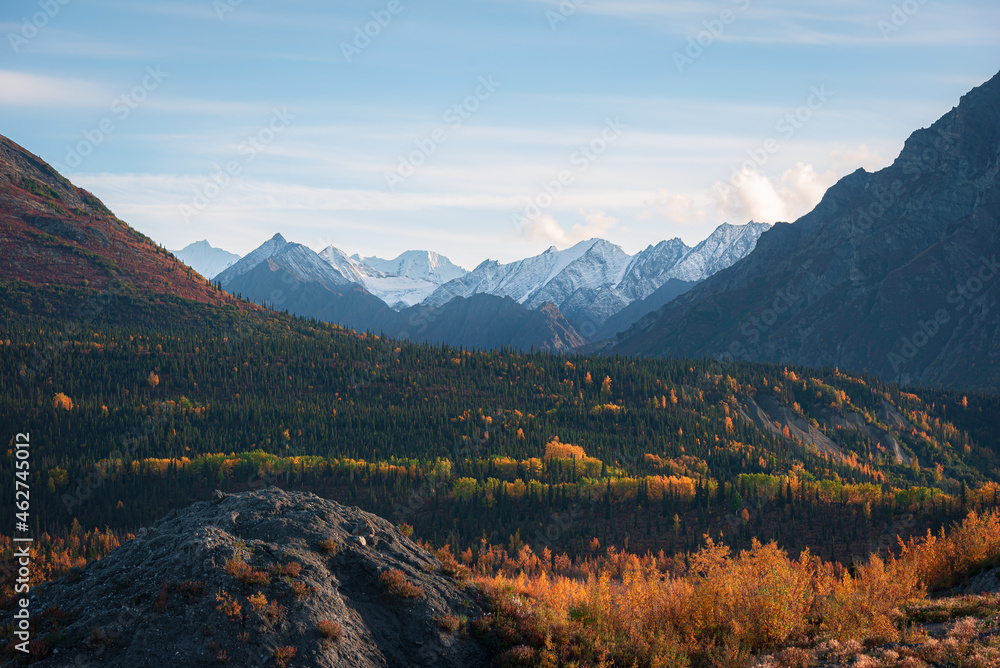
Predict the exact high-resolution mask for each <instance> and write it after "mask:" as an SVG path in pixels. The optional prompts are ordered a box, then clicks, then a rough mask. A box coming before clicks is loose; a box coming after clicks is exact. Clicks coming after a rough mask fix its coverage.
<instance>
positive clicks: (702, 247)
mask: <svg viewBox="0 0 1000 668" xmlns="http://www.w3.org/2000/svg"><path fill="white" fill-rule="evenodd" d="M769 229H771V226H770V225H769V224H768V223H755V222H753V221H752V220H751V221H750V222H749V223H747V224H746V225H730V224H729V223H723V224H722V225H719V227H717V228H716V229H715V231H714V232H712V234H711V235H709V237H708V238H707V239H705V240H704V241H702V242H701V243H700V244H698V245H697V246H695V247H694V248H692V249H691V252H689V253H688V254H687V255H686V256H685V257H684V259H682V260H681V261H680V262H678V263H677V264H676V265H675V266H674V268H673V269H671V270H670V272H669V276H668V278H676V279H679V280H682V281H703V280H705V279H706V278H708V277H709V276H711V275H712V274H715V273H717V272H719V271H722V270H723V269H725V268H727V267H730V266H732V265H734V264H736V262H738V261H739V260H742V259H743V258H745V257H746V256H747V255H749V254H750V253H751V252H752V251H753V249H754V248H756V247H757V240H758V239H760V235H762V234H764V232H766V231H768V230H769Z"/></svg>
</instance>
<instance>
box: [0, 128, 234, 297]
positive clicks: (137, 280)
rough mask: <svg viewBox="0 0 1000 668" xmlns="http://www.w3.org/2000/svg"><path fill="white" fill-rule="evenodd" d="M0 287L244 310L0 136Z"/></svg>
mask: <svg viewBox="0 0 1000 668" xmlns="http://www.w3.org/2000/svg"><path fill="white" fill-rule="evenodd" d="M0 256H2V257H3V258H4V261H3V262H2V263H0V280H20V281H24V282H27V283H30V284H33V285H45V284H52V285H67V286H74V287H89V288H91V289H96V290H101V291H107V290H111V288H112V286H118V288H117V289H122V288H123V287H124V288H125V289H127V286H128V284H131V285H132V286H134V288H135V289H136V290H138V291H140V292H152V293H154V294H164V295H167V294H170V295H177V296H179V297H184V298H187V299H192V300H196V301H199V302H205V303H210V304H225V303H232V304H235V305H237V306H238V307H239V308H248V307H251V306H250V305H248V304H247V303H246V302H241V301H238V300H236V299H233V298H232V297H230V296H229V295H227V294H226V293H225V292H222V291H220V290H218V289H216V288H215V287H214V286H213V285H212V284H211V283H209V282H208V281H207V280H205V279H204V278H203V277H202V276H200V275H199V274H198V273H197V272H195V271H193V270H192V269H190V268H188V267H187V266H186V265H184V264H183V263H181V262H180V261H179V260H178V259H177V258H175V257H174V256H173V255H172V254H171V253H170V252H169V251H167V250H165V249H163V248H161V247H160V246H158V245H157V244H156V243H154V242H153V241H152V240H151V239H149V238H148V237H146V236H144V235H143V234H141V233H139V232H137V231H136V230H134V229H132V228H131V227H129V226H128V225H127V224H126V223H124V222H122V221H121V220H119V219H118V218H117V217H116V216H115V215H114V214H113V213H111V211H109V210H108V209H107V207H105V206H104V204H102V203H101V201H100V200H98V199H97V198H96V197H94V196H93V195H92V194H91V193H89V192H87V191H86V190H83V189H82V188H77V187H75V186H74V185H73V184H71V183H70V182H69V181H68V180H66V179H65V178H64V177H63V176H61V175H60V174H59V173H58V172H56V170H55V169H53V168H52V167H51V166H49V165H48V164H46V163H45V162H44V161H43V160H42V159H40V158H39V157H37V156H35V155H32V154H31V153H29V152H28V151H26V150H25V149H23V148H22V147H20V146H18V145H17V144H15V143H14V142H12V141H11V140H9V139H7V138H6V137H3V136H0Z"/></svg>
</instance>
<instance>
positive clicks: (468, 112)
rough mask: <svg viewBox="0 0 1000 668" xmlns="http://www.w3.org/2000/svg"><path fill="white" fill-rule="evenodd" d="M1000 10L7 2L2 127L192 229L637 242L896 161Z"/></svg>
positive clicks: (321, 239) (999, 62)
mask: <svg viewBox="0 0 1000 668" xmlns="http://www.w3.org/2000/svg"><path fill="white" fill-rule="evenodd" d="M997 26H1000V6H998V5H997V4H996V3H995V2H993V1H992V0H979V1H977V2H972V1H965V2H962V1H958V2H950V3H940V2H934V1H933V0H925V1H923V2H921V0H906V1H905V2H900V1H899V0H895V1H889V0H874V1H872V0H868V1H865V2H862V1H855V0H840V1H838V2H819V1H815V0H799V1H795V2H793V1H791V0H772V1H770V2H765V1H763V0H719V1H707V2H701V1H695V0H687V1H685V0H680V1H677V2H667V1H657V0H583V1H582V2H581V1H579V0H576V1H574V0H564V1H562V2H559V1H549V0H466V1H465V2H448V3H444V2H432V1H431V0H364V1H358V2H352V3H324V2H311V1H304V0H299V1H294V0H292V1H286V2H282V3H266V2H263V1H262V0H214V1H213V0H192V1H181V0H167V1H166V2H145V1H144V2H134V1H133V2H125V1H110V0H35V1H33V2H30V1H23V0H8V1H7V2H5V3H4V7H3V10H2V12H0V29H2V33H3V35H4V36H5V39H4V42H5V43H4V44H2V45H0V54H2V55H0V119H2V123H0V133H2V134H5V135H7V136H8V137H10V138H12V139H13V140H14V141H16V142H18V143H20V144H21V145H22V146H24V147H25V148H27V149H28V150H30V151H32V152H34V153H36V154H38V155H40V156H41V157H42V158H43V159H45V160H47V161H48V162H50V163H52V164H54V165H56V166H57V167H58V168H59V169H60V170H62V171H63V172H64V173H65V174H66V175H67V176H69V178H70V179H71V180H72V181H74V182H75V183H77V184H78V185H80V186H83V187H85V188H88V189H90V190H92V191H93V192H94V193H95V194H96V195H98V196H99V197H100V198H101V199H102V200H104V202H105V203H107V204H108V205H109V206H110V207H111V208H112V209H113V210H114V211H115V212H116V213H117V214H118V215H119V216H120V217H122V218H123V219H124V220H126V221H128V222H129V223H130V224H132V225H133V226H134V227H136V228H137V229H139V230H141V231H142V232H144V233H146V234H148V235H149V236H151V237H152V238H154V239H156V240H157V241H159V242H161V243H163V244H164V245H166V246H167V247H168V248H173V249H176V248H180V247H182V246H184V245H186V244H188V243H190V242H193V241H196V240H199V239H208V240H209V241H210V242H211V243H212V244H213V245H216V246H221V247H223V248H226V249H228V250H232V251H234V252H238V253H241V254H242V253H246V252H249V251H250V250H252V249H253V248H255V247H256V246H257V245H259V244H260V243H261V242H262V241H264V240H265V239H267V238H269V237H271V236H272V235H273V234H274V233H275V232H281V233H282V234H283V235H284V236H285V237H286V238H288V239H290V240H294V241H298V242H301V243H304V244H306V245H307V246H310V247H312V248H315V249H317V250H319V249H321V248H323V247H325V246H327V245H329V244H334V245H336V246H337V247H339V248H341V249H343V250H346V251H348V252H349V253H353V252H360V253H362V254H363V255H379V256H382V257H392V256H395V255H396V254H398V253H400V252H402V251H404V250H408V249H429V250H435V251H437V252H440V253H442V254H444V255H447V256H449V257H450V258H451V259H452V260H453V261H455V262H457V263H460V264H462V265H464V266H467V267H470V268H471V267H473V266H475V265H476V264H478V263H479V262H480V261H482V260H484V259H486V258H491V259H497V260H501V261H510V260H513V259H517V258H521V257H525V256H528V255H532V254H535V253H538V252H541V251H543V250H544V249H545V248H547V247H548V246H549V245H553V244H554V245H556V246H558V247H566V246H567V245H570V244H572V243H574V242H576V241H579V240H582V239H585V238H589V237H593V236H601V237H604V238H606V239H609V240H611V241H613V242H615V243H618V244H620V245H621V246H622V247H623V248H624V249H625V250H626V251H628V252H630V253H631V252H636V251H638V250H640V249H642V248H644V247H645V246H647V245H648V244H651V243H656V242H658V241H660V240H662V239H666V238H671V237H675V236H679V237H681V238H682V239H684V240H685V241H686V242H687V243H689V244H693V243H695V242H697V241H699V240H701V239H703V238H704V237H706V236H707V235H708V234H709V233H710V232H711V230H712V229H714V228H715V227H716V226H717V225H718V224H719V223H722V222H733V223H743V222H746V221H747V220H750V219H751V218H752V219H755V220H758V221H765V222H775V221H776V220H794V219H795V218H796V217H798V216H799V215H801V214H803V213H805V212H806V211H808V210H809V209H810V208H811V207H812V206H813V205H814V204H815V203H816V202H817V201H818V199H819V197H820V196H821V195H822V193H823V191H824V190H825V189H826V188H827V187H828V186H829V185H831V184H832V183H833V182H834V181H835V180H836V179H837V178H839V177H841V176H843V175H845V174H847V173H849V172H851V171H853V170H855V169H857V168H858V167H864V168H866V169H869V170H872V169H878V168H881V167H884V166H885V165H887V164H889V162H891V161H892V159H893V158H895V156H896V154H897V153H898V152H899V150H900V148H901V147H902V144H903V141H904V140H905V138H906V137H907V136H908V135H909V134H910V133H911V132H912V131H913V130H915V129H917V128H919V127H925V126H927V125H929V124H930V123H932V122H933V121H934V120H936V119H937V118H938V117H940V116H941V115H942V114H944V113H945V112H947V111H948V110H949V109H950V108H951V107H952V106H954V105H955V104H957V103H958V99H959V97H960V96H961V95H962V94H963V93H965V92H966V91H968V90H969V89H970V88H972V87H974V86H976V85H979V84H981V83H982V82H984V81H985V80H987V79H989V78H990V77H991V76H993V75H994V74H996V72H997V71H998V70H1000V40H998V39H997V37H998V35H997ZM366 31H367V34H365V33H366ZM525 214H528V215H527V216H526V215H525Z"/></svg>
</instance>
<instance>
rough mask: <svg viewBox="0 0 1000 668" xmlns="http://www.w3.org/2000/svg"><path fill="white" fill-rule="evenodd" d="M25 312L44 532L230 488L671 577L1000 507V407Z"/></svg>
mask: <svg viewBox="0 0 1000 668" xmlns="http://www.w3.org/2000/svg"><path fill="white" fill-rule="evenodd" d="M0 293H2V298H0V304H2V305H3V306H2V310H3V318H4V322H5V323H6V325H5V329H4V334H3V339H2V341H0V351H2V353H0V405H2V407H3V410H2V417H0V420H2V421H3V424H4V427H5V429H6V431H7V433H10V434H13V433H16V432H18V431H26V430H27V431H30V432H31V438H32V442H33V443H38V444H39V445H38V446H37V447H36V448H35V449H34V455H33V456H34V460H33V471H34V472H35V473H34V475H35V478H34V479H33V480H32V487H33V489H35V490H38V491H37V493H36V494H37V496H35V497H33V499H37V500H33V506H32V507H33V511H34V514H33V516H32V517H31V523H32V526H33V527H35V528H37V529H38V530H42V531H49V532H51V533H53V534H59V535H65V533H66V531H67V530H68V528H69V526H70V524H71V523H72V522H73V520H74V519H76V520H77V521H78V522H79V523H80V524H81V525H82V526H83V527H85V528H88V529H90V528H105V527H107V528H110V529H113V530H116V531H135V530H136V529H138V528H139V527H141V526H143V525H145V524H147V523H149V522H150V521H152V520H153V519H155V518H157V517H159V516H161V515H162V514H163V513H165V512H166V511H167V510H169V509H171V508H174V507H179V506H182V505H185V504H187V503H190V502H191V501H194V500H198V499H202V498H205V497H206V496H207V494H208V493H210V492H211V490H212V489H213V488H215V487H220V488H222V489H226V490H239V489H246V488H254V487H260V486H262V485H269V484H281V485H283V486H288V487H290V488H301V489H309V490H312V491H316V492H317V493H321V494H324V495H328V496H331V497H332V498H336V499H340V500H343V501H344V502H347V503H356V504H358V505H360V506H362V507H364V508H367V509H370V510H372V511H375V512H380V513H382V514H383V515H386V516H389V517H392V518H394V519H395V520H396V521H397V522H400V523H405V524H408V525H411V526H413V527H414V528H415V529H416V530H417V532H418V535H420V536H422V537H423V538H425V539H429V540H432V541H434V542H435V543H436V544H439V545H440V544H444V543H446V542H447V543H450V544H451V545H452V547H453V548H454V549H456V550H462V549H467V548H468V547H470V546H472V545H473V544H475V543H477V542H478V541H479V540H480V539H481V538H483V537H486V538H487V539H488V540H489V541H490V542H491V543H495V544H505V545H510V546H513V547H514V548H515V551H516V549H517V548H518V547H520V546H521V545H524V544H529V545H532V547H533V548H534V549H535V550H536V551H541V550H542V549H543V548H545V547H548V548H549V549H551V550H553V551H555V550H560V551H561V550H568V551H570V552H571V553H575V554H582V553H584V552H586V551H587V550H592V549H596V548H595V546H597V545H600V546H602V549H603V548H604V547H606V546H608V545H615V546H618V547H622V548H624V547H628V548H630V549H634V550H647V549H648V550H653V551H656V550H660V549H663V550H665V551H666V552H667V553H668V554H669V553H673V552H674V551H681V550H690V549H694V548H696V547H697V546H698V545H699V544H700V542H701V540H702V536H703V535H704V534H705V533H707V532H708V533H712V534H713V535H717V534H719V533H722V534H723V535H724V536H725V537H726V540H727V541H733V542H734V544H735V545H742V544H746V543H748V541H749V540H750V538H751V537H752V536H753V537H757V538H759V539H761V540H767V539H770V538H774V539H776V540H778V542H779V544H781V545H783V546H786V547H788V548H789V549H794V550H798V549H802V548H804V547H810V548H811V549H812V550H813V551H814V553H818V554H822V555H823V556H825V557H828V558H837V559H840V560H841V561H844V562H848V561H850V559H851V558H852V557H854V556H866V555H867V554H868V553H869V552H871V551H872V549H873V548H874V549H878V548H879V547H882V548H885V547H890V546H892V545H894V544H895V536H896V534H900V535H903V536H907V535H911V534H914V533H921V532H923V530H924V529H926V528H928V527H931V528H937V527H939V526H941V525H942V524H944V523H947V522H950V521H952V520H954V519H956V518H959V517H961V516H962V515H963V514H964V512H965V510H966V509H968V508H970V507H987V506H992V505H995V504H996V503H997V500H998V499H997V487H996V482H997V480H998V478H1000V463H998V452H997V445H996V444H997V442H998V438H997V430H998V426H997V415H998V414H1000V400H998V398H997V397H995V396H991V395H974V394H966V395H963V394H961V393H954V392H941V391H930V390H921V389H914V388H899V387H897V386H893V385H888V384H884V383H882V382H880V381H879V380H877V379H875V378H863V377H854V376H847V375H844V374H842V373H839V372H838V371H837V370H836V369H825V370H809V369H801V368H784V367H775V366H768V365H761V364H730V365H721V364H720V363H718V362H715V361H699V360H641V361H640V360H632V359H627V358H614V357H596V358H586V357H579V356H557V355H549V354H521V353H514V352H509V351H497V352H485V351H470V350H461V349H453V348H449V347H444V346H427V345H414V344H410V343H399V342H395V341H390V340H385V339H383V338H380V337H379V336H376V335H373V334H364V333H360V334H359V333H355V332H351V331H345V330H343V329H340V328H337V327H336V326H331V325H327V324H324V323H318V322H314V321H307V320H303V319H298V318H294V317H290V316H286V315H281V314H274V313H269V312H266V311H260V310H249V309H239V308H236V307H234V306H214V305H208V304H198V303H194V302H190V301H187V300H182V299H178V298H169V297H162V296H159V295H155V296H152V295H147V296H143V295H134V294H133V295H127V294H115V295H112V296H110V297H107V298H106V299H105V298H103V297H102V295H101V294H100V293H97V292H96V291H92V290H88V289H87V288H66V287H49V288H36V287H32V288H31V289H29V288H28V287H27V286H26V285H24V284H21V283H18V282H7V283H5V284H4V285H3V286H0ZM101 299H104V301H99V300H101ZM88 300H89V301H90V302H91V303H93V304H96V306H95V307H94V308H93V309H92V310H91V311H90V312H88V314H87V315H86V317H85V319H81V318H80V317H79V316H78V315H77V308H78V305H79V304H80V303H87V302H88ZM8 447H12V446H8ZM3 466H4V469H5V470H4V475H9V474H11V473H12V471H10V470H8V469H10V468H11V466H12V459H11V458H6V459H5V460H4V465H3ZM595 539H596V540H595Z"/></svg>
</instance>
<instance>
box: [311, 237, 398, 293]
mask: <svg viewBox="0 0 1000 668" xmlns="http://www.w3.org/2000/svg"><path fill="white" fill-rule="evenodd" d="M319 256H320V257H321V258H322V259H323V260H325V261H326V262H327V264H329V265H330V266H331V267H333V268H334V269H336V270H337V271H339V272H340V273H341V274H343V275H344V276H345V277H347V278H349V279H350V280H352V281H354V282H355V283H361V284H362V285H364V283H365V281H366V280H367V279H370V278H380V277H381V276H382V272H380V271H379V270H377V269H375V268H374V267H370V266H368V265H366V264H363V263H361V262H359V261H357V260H355V259H354V258H353V257H349V256H348V255H347V253H345V252H344V251H342V250H340V249H339V248H337V247H336V246H327V247H326V248H324V249H323V250H321V251H320V252H319Z"/></svg>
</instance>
